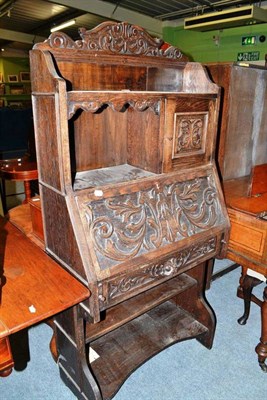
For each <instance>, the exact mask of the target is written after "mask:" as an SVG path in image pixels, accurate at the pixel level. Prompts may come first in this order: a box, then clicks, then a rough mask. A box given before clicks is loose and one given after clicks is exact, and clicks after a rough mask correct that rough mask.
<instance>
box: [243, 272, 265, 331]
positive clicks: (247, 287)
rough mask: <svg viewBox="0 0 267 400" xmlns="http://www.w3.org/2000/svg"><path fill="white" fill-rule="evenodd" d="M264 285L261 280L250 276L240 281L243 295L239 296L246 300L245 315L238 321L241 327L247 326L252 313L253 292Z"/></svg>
mask: <svg viewBox="0 0 267 400" xmlns="http://www.w3.org/2000/svg"><path fill="white" fill-rule="evenodd" d="M260 283H262V281H261V280H259V279H257V278H254V277H252V276H249V275H245V276H242V278H241V280H240V287H239V290H240V289H241V291H242V295H240V294H238V295H239V296H240V297H243V299H244V314H243V315H242V317H240V318H239V319H238V320H237V321H238V323H239V324H240V325H245V324H246V322H247V320H248V317H249V312H250V304H251V297H252V290H253V288H254V287H255V286H257V285H259V284H260Z"/></svg>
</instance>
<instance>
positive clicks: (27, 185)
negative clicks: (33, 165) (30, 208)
mask: <svg viewBox="0 0 267 400" xmlns="http://www.w3.org/2000/svg"><path fill="white" fill-rule="evenodd" d="M24 191H25V200H24V201H23V204H27V203H29V201H30V199H31V195H32V191H31V183H30V181H24Z"/></svg>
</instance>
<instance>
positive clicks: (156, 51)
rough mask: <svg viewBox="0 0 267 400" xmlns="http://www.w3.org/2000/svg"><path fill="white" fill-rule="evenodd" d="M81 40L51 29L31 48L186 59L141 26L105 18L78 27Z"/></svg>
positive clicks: (186, 59)
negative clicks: (102, 20) (99, 22)
mask: <svg viewBox="0 0 267 400" xmlns="http://www.w3.org/2000/svg"><path fill="white" fill-rule="evenodd" d="M79 34H80V36H81V40H76V41H74V40H72V39H71V38H70V37H69V36H68V35H66V34H65V33H63V32H54V33H52V34H51V35H50V36H49V38H48V39H47V40H46V41H45V42H44V43H37V44H36V45H35V46H34V48H45V47H47V46H48V47H51V48H62V49H78V50H89V51H93V52H100V51H101V52H105V53H110V54H128V55H143V56H153V57H165V58H170V59H175V60H179V61H188V58H187V57H186V56H184V55H183V54H182V53H181V51H180V50H179V49H178V48H177V47H173V46H166V47H167V48H166V47H165V48H162V45H163V44H164V41H163V40H162V39H159V38H152V36H150V35H149V34H148V33H147V32H146V31H145V30H144V29H142V28H141V27H139V26H137V25H132V24H129V23H127V22H119V23H116V22H113V21H107V22H103V23H102V24H100V25H98V26H97V27H96V28H93V29H91V30H89V31H87V30H86V29H85V28H80V29H79Z"/></svg>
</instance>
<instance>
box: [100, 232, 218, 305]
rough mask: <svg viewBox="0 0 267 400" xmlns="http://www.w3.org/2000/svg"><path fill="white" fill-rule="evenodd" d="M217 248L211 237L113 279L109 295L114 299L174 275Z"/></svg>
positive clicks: (214, 239)
mask: <svg viewBox="0 0 267 400" xmlns="http://www.w3.org/2000/svg"><path fill="white" fill-rule="evenodd" d="M215 249H216V238H211V239H209V240H208V241H206V242H204V243H201V244H198V245H194V246H191V247H189V248H188V249H185V250H183V251H181V252H179V253H178V255H177V257H172V258H170V259H169V260H167V261H166V262H163V263H158V264H153V265H150V266H148V267H147V268H143V269H142V270H141V271H138V272H137V273H136V274H135V275H132V276H127V277H125V278H120V279H118V280H116V281H112V282H111V283H110V285H109V295H108V297H109V298H110V299H112V298H115V297H118V296H121V295H123V294H124V293H127V292H130V291H131V290H134V289H136V288H138V287H140V286H142V285H146V284H149V283H151V282H153V281H155V280H159V279H163V278H168V277H172V276H174V275H176V274H177V273H178V272H179V270H180V269H181V267H184V266H186V265H188V264H190V263H192V262H193V261H197V260H200V259H201V258H202V257H203V256H205V255H208V254H212V253H214V251H215Z"/></svg>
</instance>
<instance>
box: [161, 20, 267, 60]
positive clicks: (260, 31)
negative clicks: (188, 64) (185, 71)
mask: <svg viewBox="0 0 267 400" xmlns="http://www.w3.org/2000/svg"><path fill="white" fill-rule="evenodd" d="M247 35H255V36H257V39H258V37H259V36H261V35H265V36H266V40H265V42H264V43H260V42H259V41H258V40H257V41H256V44H255V45H248V46H242V44H241V43H242V36H247ZM216 38H218V42H217V43H218V44H216V40H215V39H216ZM163 39H164V40H165V41H166V42H168V43H170V44H172V45H174V46H177V47H179V48H180V50H181V51H182V52H183V53H184V54H186V55H187V56H188V57H189V58H190V59H191V60H193V61H199V62H219V61H242V60H238V53H240V52H242V53H243V52H256V51H259V52H260V60H264V58H265V54H267V24H258V25H254V26H247V27H245V26H242V27H238V28H230V29H223V30H215V31H209V32H198V31H190V30H184V28H183V26H177V27H170V26H165V27H164V28H163ZM251 62H252V61H251Z"/></svg>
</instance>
